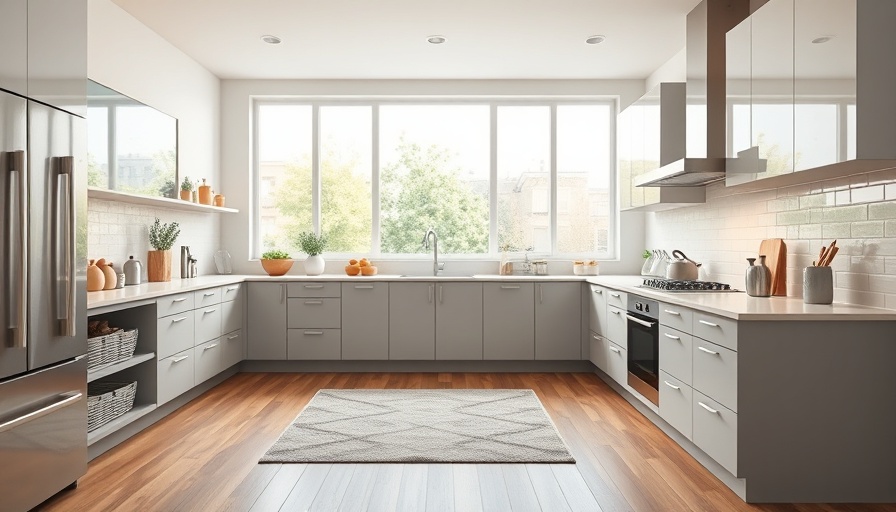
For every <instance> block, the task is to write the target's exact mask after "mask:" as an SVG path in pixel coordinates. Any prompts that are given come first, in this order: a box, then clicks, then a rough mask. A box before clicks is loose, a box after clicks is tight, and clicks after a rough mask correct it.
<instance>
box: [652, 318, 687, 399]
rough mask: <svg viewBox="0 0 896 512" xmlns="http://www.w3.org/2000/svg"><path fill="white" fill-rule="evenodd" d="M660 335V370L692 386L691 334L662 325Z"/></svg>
mask: <svg viewBox="0 0 896 512" xmlns="http://www.w3.org/2000/svg"><path fill="white" fill-rule="evenodd" d="M659 335H660V338H659V346H660V347H659V348H660V370H662V371H664V372H666V373H668V374H669V375H672V376H673V377H675V378H677V379H681V381H682V382H684V383H685V384H687V385H688V386H690V385H691V374H692V373H693V371H692V363H691V360H692V358H693V355H692V354H691V344H692V337H691V335H690V334H687V333H684V332H681V331H677V330H675V329H672V328H669V327H667V326H665V325H660V330H659Z"/></svg>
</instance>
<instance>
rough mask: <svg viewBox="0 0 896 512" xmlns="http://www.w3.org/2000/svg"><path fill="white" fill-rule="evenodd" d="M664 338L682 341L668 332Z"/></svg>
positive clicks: (664, 334)
mask: <svg viewBox="0 0 896 512" xmlns="http://www.w3.org/2000/svg"><path fill="white" fill-rule="evenodd" d="M663 336H665V337H667V338H669V339H670V340H680V339H681V337H680V336H672V335H671V334H669V333H668V332H664V333H663Z"/></svg>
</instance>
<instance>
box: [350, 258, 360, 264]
mask: <svg viewBox="0 0 896 512" xmlns="http://www.w3.org/2000/svg"><path fill="white" fill-rule="evenodd" d="M348 264H349V265H357V264H358V260H356V259H354V258H352V259H350V260H348Z"/></svg>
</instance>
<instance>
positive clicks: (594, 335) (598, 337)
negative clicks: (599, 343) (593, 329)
mask: <svg viewBox="0 0 896 512" xmlns="http://www.w3.org/2000/svg"><path fill="white" fill-rule="evenodd" d="M591 337H592V338H594V339H596V340H599V339H600V336H598V335H597V334H592V335H591Z"/></svg>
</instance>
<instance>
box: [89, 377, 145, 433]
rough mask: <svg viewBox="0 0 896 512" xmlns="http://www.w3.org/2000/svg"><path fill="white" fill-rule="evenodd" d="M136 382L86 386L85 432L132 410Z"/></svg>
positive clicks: (92, 383)
mask: <svg viewBox="0 0 896 512" xmlns="http://www.w3.org/2000/svg"><path fill="white" fill-rule="evenodd" d="M136 395H137V381H134V382H91V383H90V384H88V385H87V431H88V432H92V431H93V430H96V429H98V428H99V427H102V426H103V425H105V424H106V423H109V422H110V421H112V420H114V419H115V418H117V417H119V416H121V415H122V414H124V413H126V412H128V411H130V410H131V409H133V408H134V397H135V396H136Z"/></svg>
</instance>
